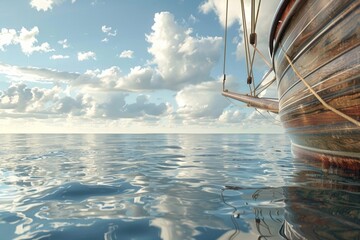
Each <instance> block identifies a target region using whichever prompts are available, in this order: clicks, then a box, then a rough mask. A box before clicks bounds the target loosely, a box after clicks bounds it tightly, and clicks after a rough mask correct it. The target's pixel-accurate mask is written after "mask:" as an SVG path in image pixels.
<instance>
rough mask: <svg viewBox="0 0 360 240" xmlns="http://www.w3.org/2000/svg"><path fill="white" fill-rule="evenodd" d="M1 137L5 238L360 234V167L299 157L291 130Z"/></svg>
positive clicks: (0, 211)
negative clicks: (329, 165) (346, 168)
mask: <svg viewBox="0 0 360 240" xmlns="http://www.w3.org/2000/svg"><path fill="white" fill-rule="evenodd" d="M0 141H1V145H2V149H1V150H0V164H1V168H0V206H1V207H0V232H1V234H2V235H3V236H4V239H31V238H35V239H36V238H37V239H42V238H45V239H171V240H173V239H175V240H176V239H206V240H208V239H250V240H251V239H282V238H285V239H286V238H289V239H296V237H298V238H299V239H301V237H303V236H310V237H313V239H327V237H328V236H325V235H324V234H325V233H328V232H329V231H327V230H326V228H327V227H328V228H331V229H334V231H336V232H332V231H330V233H331V235H332V236H336V237H339V238H338V239H346V238H344V237H354V236H359V235H357V234H359V232H358V231H357V230H356V229H360V227H359V219H360V216H359V203H360V199H359V192H360V191H359V190H360V189H359V179H358V175H357V174H352V175H351V173H348V172H345V173H342V172H339V171H337V170H334V169H324V168H322V167H321V166H314V165H311V164H310V163H308V162H305V161H304V160H300V159H293V158H292V155H291V149H290V146H289V141H288V139H287V138H286V137H285V136H282V135H161V134H159V135H4V136H3V138H2V139H1V140H0ZM224 186H225V187H224ZM307 222H309V223H310V224H307ZM345 229H347V230H351V231H347V232H348V233H347V235H341V233H340V232H341V231H345ZM354 229H355V230H354ZM315 233H316V235H315ZM311 234H312V235H311ZM344 234H345V233H344ZM349 234H350V235H349ZM351 234H352V235H351ZM310 239H311V238H310ZM328 239H332V238H328ZM355 239H356V238H355Z"/></svg>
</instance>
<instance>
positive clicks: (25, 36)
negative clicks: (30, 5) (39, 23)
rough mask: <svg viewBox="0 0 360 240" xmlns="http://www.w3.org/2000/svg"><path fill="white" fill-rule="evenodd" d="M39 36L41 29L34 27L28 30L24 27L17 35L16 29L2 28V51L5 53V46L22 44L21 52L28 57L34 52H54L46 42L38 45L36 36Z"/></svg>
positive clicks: (0, 34) (0, 42)
mask: <svg viewBox="0 0 360 240" xmlns="http://www.w3.org/2000/svg"><path fill="white" fill-rule="evenodd" d="M38 34H39V28H38V27H36V26H35V27H33V28H32V29H31V30H27V29H26V28H24V27H22V28H21V30H20V32H19V33H17V32H16V30H15V29H6V28H2V29H1V33H0V50H2V51H4V50H5V49H4V46H7V45H11V44H20V47H21V50H22V52H23V53H25V54H26V55H31V54H32V53H34V52H51V51H54V49H52V48H51V47H50V45H49V43H47V42H44V43H42V44H41V45H36V43H37V41H38V40H37V39H36V36H37V35H38Z"/></svg>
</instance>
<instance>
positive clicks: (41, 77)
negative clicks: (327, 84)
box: [0, 0, 282, 133]
mask: <svg viewBox="0 0 360 240" xmlns="http://www.w3.org/2000/svg"><path fill="white" fill-rule="evenodd" d="M245 2H246V6H245V9H246V13H247V15H246V16H247V18H248V17H250V15H249V12H248V10H249V9H248V7H249V6H248V2H249V1H245ZM262 2H263V3H264V4H263V5H262V6H261V8H260V17H259V23H258V25H257V33H258V48H259V49H260V50H261V51H262V52H263V54H264V55H265V56H266V57H267V58H268V61H270V59H269V57H268V55H269V54H268V50H267V43H268V33H269V30H270V29H269V28H270V25H271V21H272V18H273V15H274V11H275V10H276V8H277V4H278V0H276V1H275V0H274V1H262ZM0 4H1V7H0V29H1V30H0V132H1V133H278V132H282V128H281V126H280V125H279V122H278V120H277V118H276V116H274V115H270V114H269V113H267V112H261V111H256V110H254V109H250V108H247V107H246V105H245V104H242V103H240V102H236V101H234V100H230V99H227V98H225V97H223V96H222V95H221V91H222V79H223V64H224V61H223V58H224V25H225V6H226V5H225V1H223V0H17V1H1V2H0ZM240 14H241V12H240V1H238V0H229V15H228V39H227V51H226V64H225V66H226V71H225V73H226V75H227V78H226V79H227V82H226V88H227V89H229V90H231V91H236V92H242V93H248V86H247V85H246V78H247V75H246V65H245V58H244V57H245V54H244V50H243V45H244V43H243V37H242V33H243V25H242V23H241V20H240V16H241V15H240ZM267 69H268V67H267V66H266V64H265V62H264V61H262V60H256V61H255V68H254V71H255V72H254V74H255V79H257V81H259V80H260V79H261V78H262V76H263V75H264V74H265V73H266V71H267ZM274 90H275V89H269V91H270V92H271V91H274Z"/></svg>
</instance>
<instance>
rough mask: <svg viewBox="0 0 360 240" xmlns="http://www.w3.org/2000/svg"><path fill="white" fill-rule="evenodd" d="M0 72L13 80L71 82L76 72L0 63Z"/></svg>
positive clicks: (75, 76) (76, 74)
mask: <svg viewBox="0 0 360 240" xmlns="http://www.w3.org/2000/svg"><path fill="white" fill-rule="evenodd" d="M0 73H1V74H4V75H5V76H6V77H7V78H9V79H11V80H13V81H33V82H35V81H36V82H56V83H57V82H66V83H68V82H72V81H74V80H75V79H76V78H78V77H79V74H78V73H69V72H60V71H56V70H53V69H44V68H35V67H19V66H11V65H8V64H1V63H0Z"/></svg>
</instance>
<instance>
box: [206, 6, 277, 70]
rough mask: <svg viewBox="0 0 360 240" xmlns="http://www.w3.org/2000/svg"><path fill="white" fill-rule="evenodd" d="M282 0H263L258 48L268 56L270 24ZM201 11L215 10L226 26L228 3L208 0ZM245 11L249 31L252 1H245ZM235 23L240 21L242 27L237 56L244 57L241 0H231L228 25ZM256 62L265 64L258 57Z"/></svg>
mask: <svg viewBox="0 0 360 240" xmlns="http://www.w3.org/2000/svg"><path fill="white" fill-rule="evenodd" d="M279 2H280V0H276V1H262V2H261V7H260V13H259V18H258V23H257V25H256V32H257V35H258V38H257V39H258V41H257V48H258V49H260V51H261V52H262V53H263V54H264V55H265V56H267V55H268V54H267V52H268V50H267V49H268V39H269V36H268V34H269V32H270V26H271V23H272V19H273V16H274V13H275V12H276V8H277V6H278V3H279ZM200 11H201V12H203V13H205V14H206V13H209V12H211V11H213V12H214V13H215V14H216V15H217V16H218V18H219V22H220V23H221V24H222V26H225V16H226V4H225V3H224V1H222V0H206V1H205V2H204V3H203V4H202V5H201V6H200ZM245 12H246V19H247V27H248V32H250V27H251V25H250V17H251V16H250V1H245ZM234 23H238V24H239V27H240V34H241V36H239V39H240V41H239V42H238V46H237V52H236V54H237V57H238V58H244V57H245V52H244V41H243V30H242V29H243V25H242V20H241V4H240V1H237V0H229V15H228V26H231V25H232V24H234ZM256 64H260V66H264V65H265V64H264V62H263V61H262V60H260V58H257V60H256Z"/></svg>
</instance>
